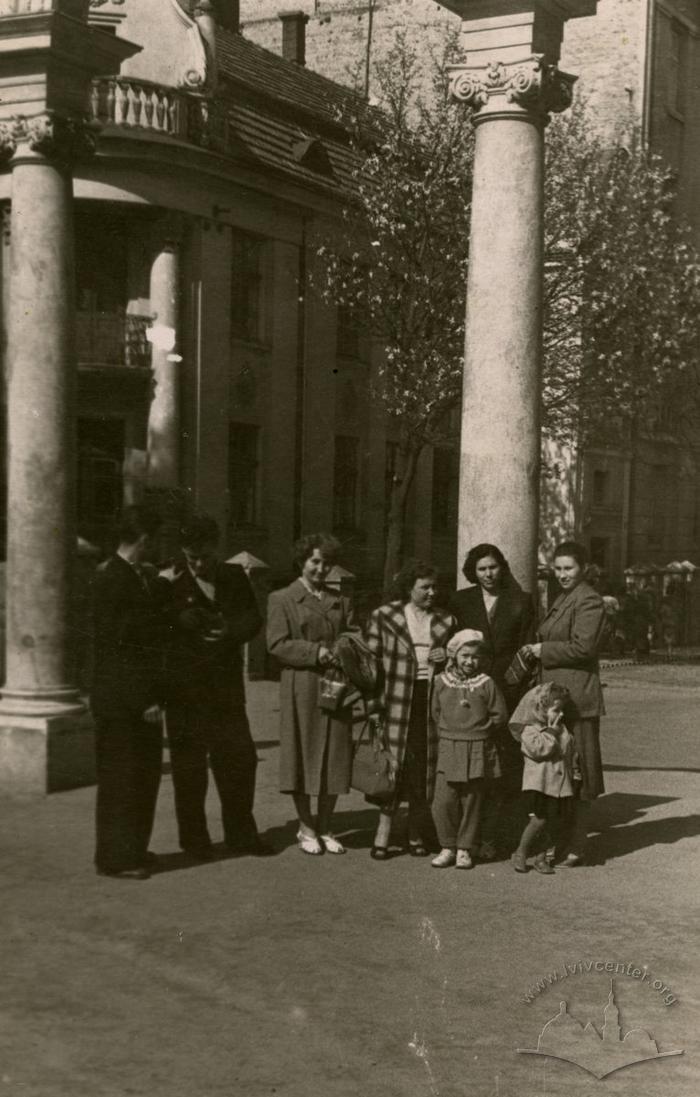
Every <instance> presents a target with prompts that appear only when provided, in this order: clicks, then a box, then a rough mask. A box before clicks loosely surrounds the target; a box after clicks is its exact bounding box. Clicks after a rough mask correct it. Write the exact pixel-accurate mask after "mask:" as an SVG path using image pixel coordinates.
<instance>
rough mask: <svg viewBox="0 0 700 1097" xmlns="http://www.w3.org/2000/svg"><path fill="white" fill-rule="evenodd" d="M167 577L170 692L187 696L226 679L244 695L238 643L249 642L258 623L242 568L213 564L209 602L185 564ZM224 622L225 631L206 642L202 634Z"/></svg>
mask: <svg viewBox="0 0 700 1097" xmlns="http://www.w3.org/2000/svg"><path fill="white" fill-rule="evenodd" d="M166 575H168V576H169V577H170V599H169V605H168V612H169V616H170V620H171V623H172V629H173V631H172V643H171V647H170V651H169V653H168V679H169V694H170V696H171V697H173V698H178V697H182V696H187V695H189V694H191V693H200V692H202V691H203V690H207V689H209V688H217V687H219V686H221V685H226V684H227V683H231V684H232V685H233V684H234V683H235V684H237V687H238V689H239V690H240V691H241V694H242V691H243V680H242V675H241V669H242V666H243V660H242V655H241V645H242V644H245V643H247V641H248V640H252V639H253V637H254V636H255V634H256V632H257V631H258V630H259V629H260V627H261V625H262V618H261V616H260V613H259V611H258V606H257V602H256V601H255V595H254V594H253V589H252V587H251V585H250V583H249V582H248V577H247V576H246V573H245V571H244V570H243V568H242V567H239V565H238V564H224V563H219V564H217V565H216V571H215V574H214V577H213V583H214V602H213V603H212V602H211V601H210V600H209V599H208V598H207V596H206V595H205V594H204V592H203V591H202V588H201V587H200V586H199V584H198V582H197V580H196V579H195V578H194V576H193V575H192V573H191V571H190V570H189V568H187V567H185V568H184V569H182V570H180V571H178V572H175V573H166ZM217 619H218V620H217ZM222 620H223V622H224V623H225V625H226V635H225V636H223V637H222V639H221V640H215V641H210V640H205V639H204V636H205V634H206V632H207V631H208V630H209V629H210V628H211V627H212V625H214V626H215V627H216V626H217V624H218V625H220V624H221V621H222Z"/></svg>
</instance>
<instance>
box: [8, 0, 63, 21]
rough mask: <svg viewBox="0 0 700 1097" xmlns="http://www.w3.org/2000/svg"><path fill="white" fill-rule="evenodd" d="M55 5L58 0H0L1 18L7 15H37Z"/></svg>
mask: <svg viewBox="0 0 700 1097" xmlns="http://www.w3.org/2000/svg"><path fill="white" fill-rule="evenodd" d="M55 7H56V0H0V19H1V18H2V17H3V16H5V15H35V14H36V13H37V12H41V11H53V10H54V8H55Z"/></svg>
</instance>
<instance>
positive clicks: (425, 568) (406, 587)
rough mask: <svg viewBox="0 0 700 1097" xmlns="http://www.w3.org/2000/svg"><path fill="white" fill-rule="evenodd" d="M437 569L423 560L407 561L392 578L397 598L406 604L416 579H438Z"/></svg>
mask: <svg viewBox="0 0 700 1097" xmlns="http://www.w3.org/2000/svg"><path fill="white" fill-rule="evenodd" d="M438 575H439V572H438V569H437V568H435V567H433V565H432V564H429V563H427V561H425V560H407V561H406V562H405V564H404V565H403V567H402V568H401V570H400V571H398V572H397V573H396V575H395V576H394V592H395V595H396V597H397V598H400V599H401V600H402V601H403V602H407V601H408V599H409V598H410V596H411V591H412V590H413V588H414V586H415V585H416V582H417V581H418V579H435V580H437V579H438Z"/></svg>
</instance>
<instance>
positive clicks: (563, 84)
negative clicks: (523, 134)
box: [450, 54, 576, 115]
mask: <svg viewBox="0 0 700 1097" xmlns="http://www.w3.org/2000/svg"><path fill="white" fill-rule="evenodd" d="M575 81H576V77H575V76H570V75H569V73H566V72H561V71H560V70H559V69H558V68H557V66H556V65H550V64H547V63H546V62H545V60H544V56H543V55H542V54H532V55H531V56H530V57H527V58H524V59H523V60H522V61H514V62H511V63H509V64H504V63H503V62H501V61H490V62H489V63H488V64H486V65H482V66H480V67H479V68H476V67H470V66H467V65H453V66H452V67H451V69H450V93H451V95H452V96H453V97H454V98H455V99H458V100H459V101H460V102H462V103H466V104H467V106H470V107H473V108H474V109H475V110H477V111H481V110H483V109H484V108H486V107H489V108H491V110H498V109H499V107H501V108H502V107H503V106H505V105H506V104H512V105H514V106H516V107H520V108H521V109H523V110H529V111H533V112H535V113H538V114H543V115H546V114H549V113H550V111H554V112H559V111H562V110H566V108H567V107H569V106H571V100H572V97H573V86H574V83H575Z"/></svg>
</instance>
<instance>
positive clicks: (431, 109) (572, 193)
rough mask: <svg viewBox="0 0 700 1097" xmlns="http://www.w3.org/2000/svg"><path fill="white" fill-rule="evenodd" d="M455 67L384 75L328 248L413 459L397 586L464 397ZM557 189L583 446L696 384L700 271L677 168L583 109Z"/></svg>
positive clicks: (552, 299) (325, 271)
mask: <svg viewBox="0 0 700 1097" xmlns="http://www.w3.org/2000/svg"><path fill="white" fill-rule="evenodd" d="M454 57H455V40H454V39H452V38H448V39H447V40H446V42H445V47H444V50H443V51H442V53H441V54H440V55H439V56H438V57H434V58H433V60H432V65H433V72H432V94H427V95H426V94H423V95H421V94H420V91H419V89H420V88H425V73H424V70H423V69H422V66H421V64H420V63H419V59H418V56H417V54H416V52H415V51H414V50H413V49H412V48H411V46H410V45H409V44H408V42H407V41H406V39H405V38H404V37H403V36H401V35H398V36H397V38H396V41H395V44H394V46H393V48H392V49H391V50H390V51H389V52H388V54H387V55H386V56H385V58H384V60H383V61H382V62H381V63H380V64H379V65H378V66H377V82H376V88H377V93H378V100H379V103H378V105H379V107H380V111H378V112H376V113H374V114H373V112H372V111H370V110H368V109H366V108H365V109H362V110H360V111H358V115H357V117H356V118H354V119H353V120H352V123H353V133H354V138H353V152H354V164H355V167H354V169H353V172H352V185H351V187H350V188H349V194H348V200H347V203H346V207H345V210H344V216H343V221H342V227H341V230H340V235H339V236H338V234H336V235H335V236H334V238H333V240H332V241H330V240H329V241H325V242H323V243H321V244H320V245H319V246H318V249H317V250H318V255H319V258H320V260H321V270H322V274H321V283H322V287H323V289H324V292H325V294H326V296H327V297H328V298H329V299H330V300H333V301H334V302H335V303H336V304H338V305H339V306H340V307H342V308H344V309H346V310H349V311H352V312H354V313H355V315H356V316H357V317H358V318H361V319H362V321H363V323H364V324H366V326H367V329H368V331H369V333H370V335H371V336H372V337H373V338H374V339H375V340H376V345H377V347H378V348H380V349H381V355H380V363H379V365H378V366H377V368H376V370H375V376H374V379H373V387H374V398H375V399H377V400H379V401H381V403H382V404H383V406H384V408H385V410H386V414H387V421H388V424H389V428H390V430H391V431H392V435H393V437H394V438H395V440H396V442H397V447H398V453H397V467H396V473H395V476H394V482H393V485H392V492H391V498H390V501H389V511H388V515H387V542H386V556H385V566H384V584H385V587H386V588H387V589H388V587H389V585H390V581H391V578H392V576H393V574H394V573H395V571H396V570H397V567H398V566H399V564H400V561H401V558H402V553H403V545H404V532H405V520H406V508H407V502H408V499H409V496H410V490H411V486H412V484H413V481H414V478H415V473H416V468H417V464H418V459H419V457H420V454H421V452H422V450H423V448H424V447H425V446H426V445H429V444H434V443H436V442H438V441H440V440H444V439H445V422H446V418H447V415H448V413H449V411H450V410H451V409H452V408H454V407H455V405H456V404H457V403H458V401H459V399H460V393H461V379H462V370H463V355H464V302H465V289H466V279H467V273H468V252H469V198H470V186H471V171H472V161H473V128H472V123H471V118H470V114H469V112H468V111H467V110H465V109H464V107H463V106H462V105H460V104H454V103H452V102H450V100H449V97H448V96H447V94H446V91H447V74H446V69H447V65H448V63H449V62H450V61H451V60H453V59H454ZM345 121H346V123H347V121H348V119H345ZM546 178H547V183H546V206H545V237H546V239H545V256H546V261H545V311H544V329H545V330H544V363H543V367H544V368H543V394H542V396H543V422H544V426H545V429H546V431H547V432H548V434H549V435H550V436H551V437H553V438H556V439H560V440H563V441H576V442H582V441H585V439H586V438H588V437H590V436H591V435H592V434H596V435H597V436H600V435H601V434H605V433H610V431H611V430H612V429H613V428H614V429H616V430H617V431H618V432H619V430H620V429H624V425H625V424H626V423H627V422H628V421H629V418H630V416H632V415H633V414H639V412H640V410H641V409H643V408H646V407H649V406H652V405H653V402H654V401H655V400H656V399H657V398H658V396H659V394H660V393H662V392H664V391H666V390H667V389H668V388H669V386H673V385H674V384H676V383H677V381H678V379H679V378H680V377H683V376H684V375H686V374H688V375H689V376H693V379H694V371H695V369H696V368H697V361H698V316H699V315H700V266H698V262H697V258H696V256H695V254H694V252H693V250H692V248H691V246H690V244H689V242H688V238H687V233H686V232H685V231H684V230H683V229H682V228H680V227H679V226H678V223H677V221H676V220H675V219H674V217H673V211H672V197H673V194H672V191H673V187H672V177H671V175H670V173H669V171H668V170H667V169H666V168H665V167H664V166H663V165H662V164H661V163H660V162H659V161H658V160H656V159H655V158H653V157H651V156H650V155H648V154H647V152H646V151H645V150H643V149H642V148H635V147H630V146H629V145H628V144H625V143H624V142H617V143H614V144H613V147H610V145H609V144H606V143H604V142H603V140H602V139H601V138H600V137H598V136H596V135H595V132H594V130H593V128H592V127H591V126H590V125H589V123H588V122H587V119H586V110H585V107H584V106H581V105H579V106H577V107H576V108H574V109H573V110H572V111H570V112H568V113H567V114H565V115H561V116H557V117H556V118H555V119H554V120H553V121H552V123H551V125H550V126H549V127H548V137H547V176H546ZM694 383H695V382H694Z"/></svg>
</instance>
